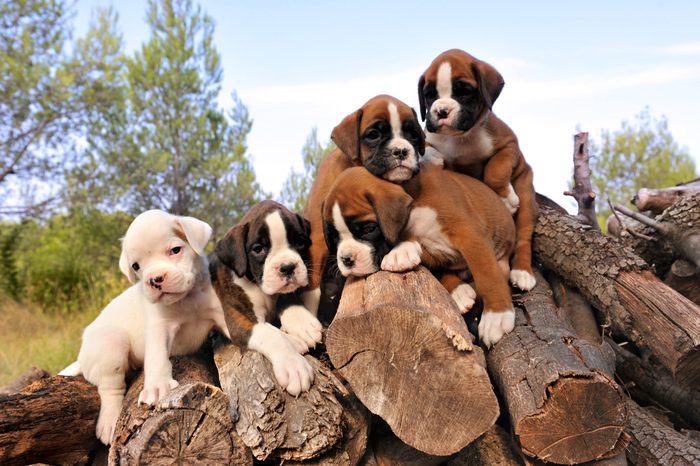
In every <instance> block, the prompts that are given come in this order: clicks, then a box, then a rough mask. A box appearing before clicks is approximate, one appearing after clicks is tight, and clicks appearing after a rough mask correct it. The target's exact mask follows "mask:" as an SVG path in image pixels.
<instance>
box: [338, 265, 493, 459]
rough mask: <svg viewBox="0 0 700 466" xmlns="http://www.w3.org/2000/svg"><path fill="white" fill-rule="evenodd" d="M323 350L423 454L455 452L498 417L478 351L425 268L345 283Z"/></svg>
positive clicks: (361, 396) (368, 404) (365, 401)
mask: <svg viewBox="0 0 700 466" xmlns="http://www.w3.org/2000/svg"><path fill="white" fill-rule="evenodd" d="M326 348H327V350H328V354H329V356H330V358H331V361H332V363H333V365H334V366H335V368H336V369H337V370H338V372H339V373H340V374H341V376H342V377H344V378H345V380H347V381H348V383H349V384H350V386H351V387H352V390H353V391H354V392H355V394H356V395H357V397H358V398H359V399H360V401H362V403H363V404H364V405H365V406H366V407H367V408H368V409H369V410H370V411H372V412H373V413H375V414H377V415H378V416H380V417H381V418H382V419H384V420H385V421H386V422H387V423H388V424H389V426H391V429H392V430H393V431H394V433H395V434H396V435H397V436H398V437H399V438H400V439H401V440H402V441H403V442H405V443H407V444H408V445H410V446H412V447H414V448H417V449H418V450H421V451H423V452H425V453H428V454H431V455H436V456H448V455H451V454H453V453H456V452H457V451H460V450H461V449H462V448H464V447H465V446H466V445H468V444H469V443H471V442H472V441H473V440H475V439H476V438H477V437H479V436H480V435H481V434H483V433H484V432H485V431H486V430H488V429H489V428H490V427H491V426H492V425H493V424H494V422H495V421H496V418H497V417H498V413H499V410H498V403H497V400H496V396H495V394H494V392H493V388H492V386H491V382H490V380H489V378H488V374H487V372H486V368H485V360H484V356H483V352H482V351H481V349H480V348H479V347H476V346H473V345H472V336H471V334H470V333H469V331H468V329H467V326H466V324H465V323H464V319H463V318H462V316H461V315H460V313H459V310H458V309H457V306H456V305H455V303H454V301H453V300H452V298H451V297H450V295H449V294H448V293H447V291H446V290H445V289H444V287H442V285H440V283H439V282H438V281H437V280H436V279H435V278H434V277H433V276H432V275H431V274H430V272H428V271H427V270H426V269H424V268H418V269H417V270H416V271H413V272H408V273H405V274H397V273H394V274H393V273H389V272H378V273H375V274H372V275H370V276H368V277H367V278H364V279H353V280H348V282H347V283H346V284H345V289H344V291H343V295H342V298H341V300H340V305H339V307H338V313H337V314H336V316H335V319H334V320H333V323H332V324H331V326H330V327H329V329H328V333H327V335H326ZM417 420H419V421H417ZM446 426H449V428H446Z"/></svg>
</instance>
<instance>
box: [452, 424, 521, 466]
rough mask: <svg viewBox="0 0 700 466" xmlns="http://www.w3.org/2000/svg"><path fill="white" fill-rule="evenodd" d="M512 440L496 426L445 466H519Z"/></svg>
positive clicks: (501, 428)
mask: <svg viewBox="0 0 700 466" xmlns="http://www.w3.org/2000/svg"><path fill="white" fill-rule="evenodd" d="M522 464H523V461H522V459H520V457H519V456H518V453H517V450H516V448H515V445H514V444H513V439H512V437H511V436H510V434H508V432H506V431H505V429H503V427H501V426H499V425H498V424H496V425H494V426H493V427H491V428H490V429H489V430H487V431H486V433H485V434H484V435H482V436H481V437H479V438H478V439H476V440H475V441H474V442H472V443H471V444H470V445H469V446H468V447H467V448H465V449H464V450H462V451H461V452H459V453H458V454H457V455H456V456H455V457H454V458H452V459H451V460H449V461H448V462H447V463H445V466H520V465H522Z"/></svg>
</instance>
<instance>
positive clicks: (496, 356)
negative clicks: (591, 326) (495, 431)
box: [486, 274, 627, 464]
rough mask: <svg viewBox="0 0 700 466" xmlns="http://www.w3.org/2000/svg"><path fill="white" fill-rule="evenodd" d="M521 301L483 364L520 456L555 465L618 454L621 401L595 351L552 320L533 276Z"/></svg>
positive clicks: (552, 309) (548, 295) (547, 296)
mask: <svg viewBox="0 0 700 466" xmlns="http://www.w3.org/2000/svg"><path fill="white" fill-rule="evenodd" d="M521 299H522V301H521V302H519V303H518V304H519V305H520V307H521V308H518V309H516V321H515V329H514V330H513V331H512V332H511V333H509V334H508V335H505V336H504V337H503V339H502V340H501V341H500V342H499V343H498V344H496V346H495V347H494V348H493V349H491V350H490V351H489V352H488V353H487V355H486V359H487V361H488V365H489V371H490V373H491V374H492V376H493V378H494V381H495V383H496V385H497V386H498V388H499V390H500V392H501V394H502V395H503V398H504V399H505V402H506V405H507V406H508V414H509V415H510V420H511V425H512V426H513V431H514V434H515V436H516V439H517V440H518V442H519V443H520V447H521V448H522V450H523V452H524V453H525V454H527V455H529V456H532V457H536V458H539V459H541V460H544V461H548V462H553V463H558V464H575V463H582V462H586V461H592V460H598V459H604V458H608V457H611V456H615V455H617V454H619V453H620V452H622V450H623V449H624V447H625V445H626V443H627V438H626V436H625V434H624V428H625V423H626V421H627V411H626V407H625V402H624V400H625V397H624V394H623V393H622V391H621V390H620V388H619V387H618V385H617V384H616V383H615V382H614V380H612V378H611V377H610V376H608V375H607V374H606V370H607V366H608V362H607V360H606V358H605V356H604V354H603V353H602V352H601V351H600V347H599V345H597V344H594V343H591V342H588V341H586V340H583V339H581V338H578V337H577V336H576V334H575V332H574V331H573V330H572V329H571V328H570V327H569V326H568V325H567V324H566V323H565V322H564V321H562V320H560V319H559V318H558V317H557V316H556V304H555V303H554V299H553V297H552V291H551V289H550V288H549V286H548V285H547V282H546V281H545V280H544V279H543V278H542V276H541V275H539V274H538V277H537V285H536V286H535V288H534V289H532V290H531V291H530V292H529V293H526V294H524V295H523V296H522V297H521Z"/></svg>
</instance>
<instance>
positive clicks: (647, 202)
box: [632, 182, 700, 215]
mask: <svg viewBox="0 0 700 466" xmlns="http://www.w3.org/2000/svg"><path fill="white" fill-rule="evenodd" d="M698 192H700V183H698V182H696V184H688V185H685V186H674V187H673V188H661V189H648V188H642V189H640V190H639V191H637V194H636V195H635V196H634V198H633V199H632V203H633V204H634V205H635V206H636V207H637V209H639V211H640V212H643V211H649V212H651V213H652V214H653V215H659V214H660V213H661V212H663V211H664V210H666V209H668V208H669V207H671V206H672V205H673V204H675V203H676V202H677V201H678V200H679V199H680V198H681V197H684V196H690V195H692V194H695V193H698Z"/></svg>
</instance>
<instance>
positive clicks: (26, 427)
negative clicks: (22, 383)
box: [0, 375, 100, 466]
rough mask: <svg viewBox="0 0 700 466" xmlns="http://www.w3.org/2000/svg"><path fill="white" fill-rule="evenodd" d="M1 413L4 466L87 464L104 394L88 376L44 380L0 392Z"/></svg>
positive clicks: (0, 448)
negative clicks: (16, 390)
mask: <svg viewBox="0 0 700 466" xmlns="http://www.w3.org/2000/svg"><path fill="white" fill-rule="evenodd" d="M0 412H1V413H2V415H1V416H0V464H3V465H5V466H11V465H25V464H33V463H49V464H79V463H84V464H86V463H87V461H88V455H89V453H90V451H91V450H93V449H94V448H96V447H97V446H98V443H99V440H97V437H96V436H95V424H96V422H97V415H98V414H99V412H100V398H99V395H98V394H97V387H95V386H94V385H92V384H90V383H88V382H87V381H86V380H85V379H84V378H83V377H63V376H59V375H56V376H53V377H48V378H42V379H39V380H37V381H35V382H33V383H31V384H29V385H28V386H26V387H24V388H23V389H22V390H21V391H20V392H17V393H13V394H10V395H2V396H0ZM67 434H68V435H67Z"/></svg>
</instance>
